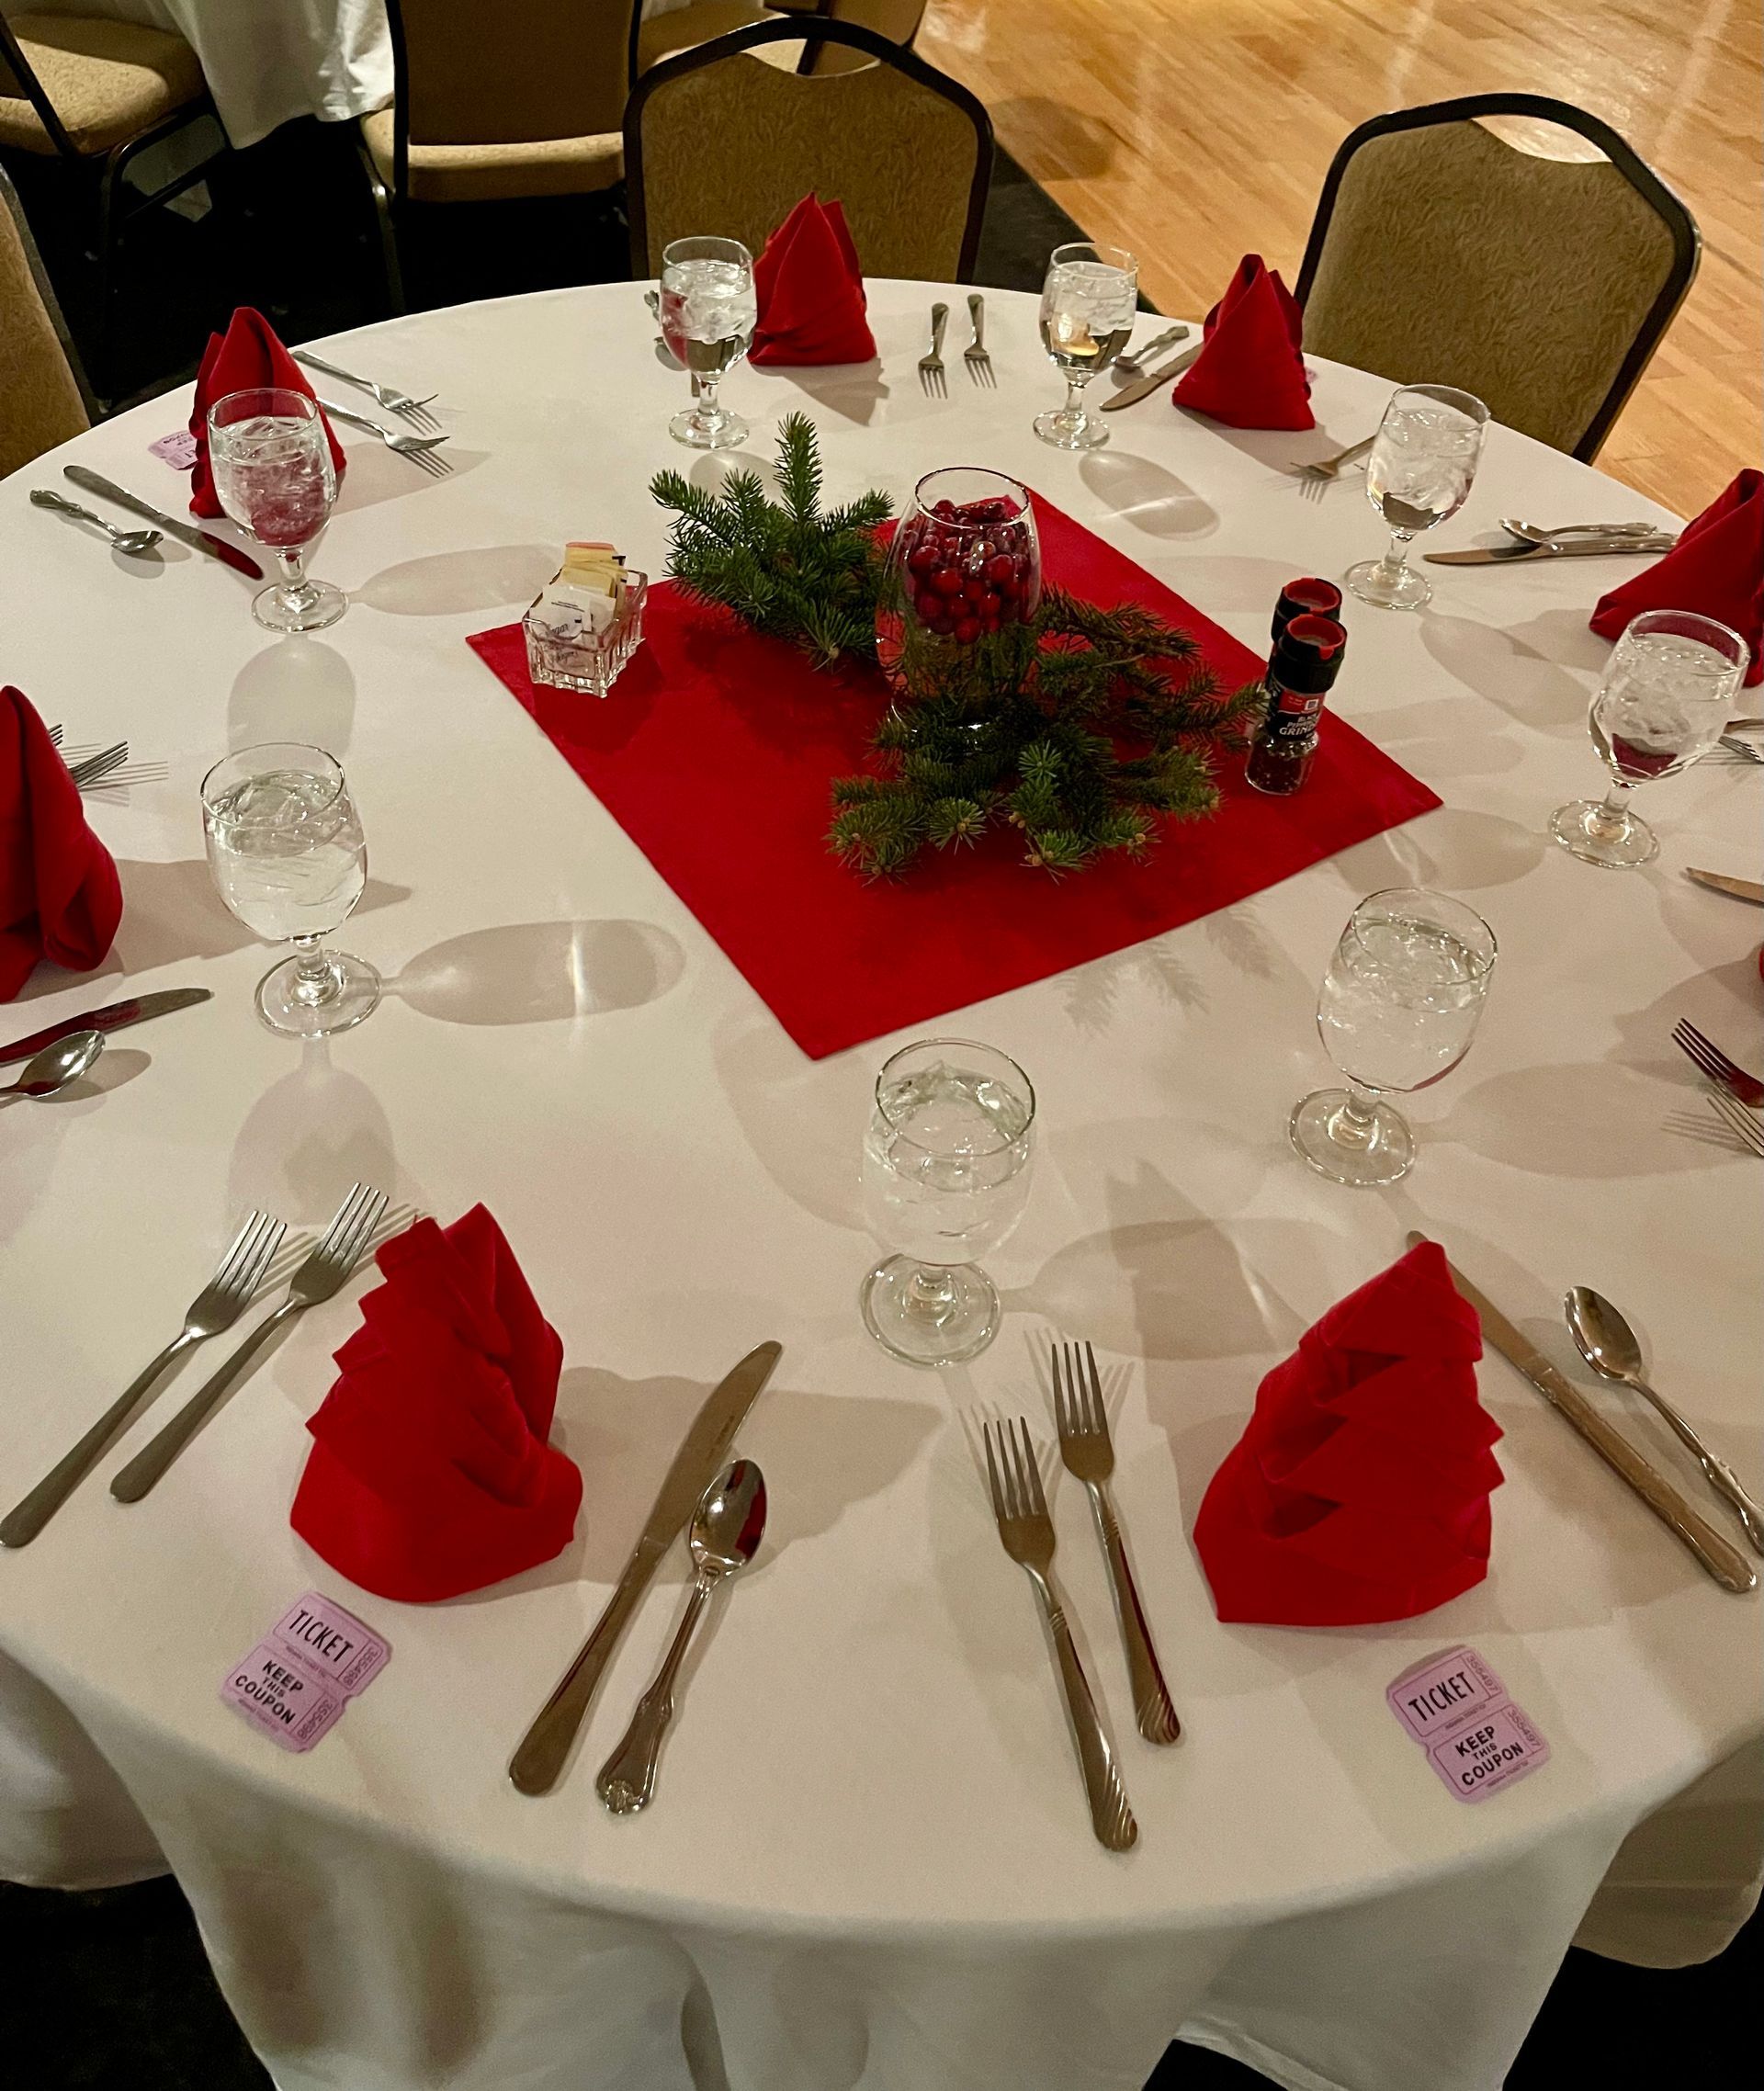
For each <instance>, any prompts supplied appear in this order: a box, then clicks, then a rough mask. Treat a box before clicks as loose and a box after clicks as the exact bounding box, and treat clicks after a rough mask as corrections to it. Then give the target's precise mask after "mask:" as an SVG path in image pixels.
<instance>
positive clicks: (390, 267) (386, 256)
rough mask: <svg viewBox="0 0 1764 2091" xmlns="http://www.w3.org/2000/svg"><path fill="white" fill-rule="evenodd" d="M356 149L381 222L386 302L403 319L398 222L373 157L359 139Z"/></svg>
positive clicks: (403, 304) (393, 316) (402, 272)
mask: <svg viewBox="0 0 1764 2091" xmlns="http://www.w3.org/2000/svg"><path fill="white" fill-rule="evenodd" d="M356 152H357V153H358V155H359V156H360V160H361V169H362V172H363V174H365V175H367V177H368V194H369V195H370V196H371V197H372V198H373V199H374V215H375V217H376V218H377V219H378V220H379V258H380V266H381V267H382V268H383V269H384V271H385V276H386V301H387V303H388V304H389V305H390V308H391V316H392V318H394V319H402V318H403V316H404V314H405V312H406V311H408V310H409V308H408V307H407V306H406V304H405V302H404V271H403V268H402V266H401V264H400V262H399V255H398V223H397V220H396V219H395V217H394V215H393V210H392V198H391V195H390V191H389V190H388V189H387V186H386V184H385V183H384V182H383V181H382V180H381V179H380V175H379V168H378V167H377V166H375V164H374V161H373V155H372V154H371V153H369V152H368V148H367V146H366V145H365V144H364V143H363V142H362V141H361V140H360V138H359V137H357V139H356Z"/></svg>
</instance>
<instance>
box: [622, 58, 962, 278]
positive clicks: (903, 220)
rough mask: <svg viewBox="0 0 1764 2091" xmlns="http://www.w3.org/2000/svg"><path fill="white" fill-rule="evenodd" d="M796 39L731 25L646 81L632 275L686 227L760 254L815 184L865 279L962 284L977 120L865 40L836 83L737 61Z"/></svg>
mask: <svg viewBox="0 0 1764 2091" xmlns="http://www.w3.org/2000/svg"><path fill="white" fill-rule="evenodd" d="M841 33H842V34H843V35H845V36H851V37H855V38H863V37H864V32H863V31H862V30H853V29H851V28H842V31H841ZM799 35H800V30H799V29H797V28H795V27H794V26H793V25H791V24H788V23H786V24H782V25H763V26H761V27H760V28H752V29H743V30H740V31H738V32H736V34H735V35H733V36H731V37H727V38H719V39H718V40H717V41H716V42H714V43H708V44H701V45H700V46H699V47H698V48H697V49H696V50H695V51H688V52H685V53H684V54H683V55H682V56H681V57H679V58H675V59H672V60H670V61H669V62H668V63H667V64H666V65H665V66H662V67H660V68H658V69H657V70H656V71H654V72H651V73H645V74H644V76H643V79H642V82H641V83H640V85H639V90H638V93H637V95H636V96H634V97H633V99H632V104H631V108H630V111H629V114H628V119H627V122H626V130H625V163H626V168H627V171H628V177H629V180H630V185H631V188H632V190H633V192H635V193H634V194H633V197H632V199H631V223H632V249H633V254H632V259H633V266H634V267H635V269H636V271H637V273H639V275H647V276H654V275H656V274H658V273H659V272H660V269H661V266H662V249H663V248H664V247H665V246H666V245H667V244H668V243H669V242H670V241H671V240H676V239H680V238H682V237H684V236H685V235H686V234H688V233H693V232H715V233H719V234H721V235H722V236H723V237H725V238H730V239H737V240H740V241H741V242H742V243H743V244H744V245H745V246H747V247H748V249H749V250H750V251H751V252H752V253H753V254H758V253H759V251H760V249H761V248H762V247H763V245H764V244H765V242H766V239H767V237H768V235H769V234H770V233H771V232H773V231H774V230H775V228H776V227H777V226H778V225H779V224H781V223H782V222H783V220H784V219H785V218H786V216H787V215H788V214H789V212H790V210H791V209H792V208H793V207H794V206H795V205H796V204H797V202H799V201H800V199H801V198H803V197H804V196H806V195H807V194H808V193H809V191H810V190H815V191H817V192H818V193H819V194H820V196H821V198H823V199H826V200H832V199H834V198H837V200H838V201H839V202H840V203H842V205H843V206H844V209H845V217H846V221H847V223H848V224H849V225H850V227H851V231H852V239H853V242H854V244H855V246H856V248H857V254H858V259H859V261H860V263H861V264H862V266H863V268H864V273H865V275H866V276H907V277H931V278H934V279H936V280H939V281H948V280H950V279H951V278H954V277H958V276H960V275H962V274H963V273H964V272H965V271H966V269H967V268H968V267H969V266H971V265H972V258H973V246H974V243H975V239H976V237H977V235H978V217H979V206H980V202H981V201H982V200H983V196H984V188H985V183H986V179H987V176H988V175H989V171H990V165H991V155H992V141H991V127H990V125H989V123H988V121H987V118H986V113H985V111H984V110H983V109H982V108H981V107H980V106H979V104H978V102H976V101H975V100H974V98H973V96H970V95H969V94H968V93H967V89H966V88H963V87H959V86H958V85H956V83H955V82H954V81H949V80H945V79H944V76H943V75H942V74H941V73H933V71H932V69H931V68H930V67H929V66H927V65H925V64H924V62H923V61H922V60H920V59H917V58H915V57H913V56H912V55H911V53H910V52H901V51H896V50H895V48H894V47H893V46H891V45H888V44H887V43H884V42H882V41H881V40H879V39H877V38H875V37H869V38H867V39H865V41H864V42H863V43H862V44H861V45H858V46H857V50H858V53H859V55H860V56H863V57H865V59H866V60H867V62H865V63H864V64H863V65H862V66H861V68H860V69H859V70H857V71H854V72H848V73H834V74H831V75H824V76H822V75H806V74H802V73H789V72H783V71H780V70H779V69H778V68H777V67H776V66H774V65H769V64H767V63H765V62H764V61H763V60H762V59H759V58H756V57H752V56H749V55H747V49H748V47H750V46H751V45H752V43H754V42H762V43H763V42H768V41H775V40H777V39H778V38H779V37H781V36H782V37H791V36H799ZM883 52H887V53H888V57H887V58H879V56H878V54H880V53H883ZM933 83H934V85H933Z"/></svg>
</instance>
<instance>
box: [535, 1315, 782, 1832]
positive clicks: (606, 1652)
mask: <svg viewBox="0 0 1764 2091" xmlns="http://www.w3.org/2000/svg"><path fill="white" fill-rule="evenodd" d="M783 1351H784V1347H783V1345H782V1344H779V1343H762V1344H761V1345H760V1346H759V1348H758V1349H757V1350H755V1351H749V1352H748V1354H747V1356H746V1357H745V1358H743V1359H742V1360H741V1363H740V1364H739V1365H737V1366H736V1367H735V1369H734V1371H733V1372H731V1373H729V1374H728V1375H727V1376H726V1377H725V1378H724V1380H723V1381H722V1383H721V1384H720V1385H718V1386H717V1387H716V1388H715V1389H714V1390H713V1391H712V1393H711V1394H710V1395H709V1396H707V1399H706V1401H705V1404H704V1406H703V1407H701V1408H700V1409H699V1411H698V1414H697V1416H696V1417H695V1418H694V1420H693V1425H692V1428H691V1430H688V1431H687V1432H686V1435H685V1438H684V1441H682V1443H681V1446H680V1450H679V1451H678V1452H675V1453H674V1455H673V1465H672V1466H670V1467H669V1469H668V1472H667V1478H666V1479H665V1480H664V1481H663V1482H662V1487H661V1491H660V1493H659V1494H658V1495H657V1497H656V1498H655V1506H654V1508H653V1509H651V1510H650V1518H649V1522H648V1523H647V1524H646V1525H645V1526H644V1527H643V1532H642V1536H641V1537H640V1538H639V1540H638V1543H637V1544H636V1546H635V1547H633V1548H632V1550H631V1557H630V1559H629V1560H628V1562H627V1563H626V1564H625V1568H624V1572H623V1573H622V1574H621V1575H620V1577H619V1578H618V1581H617V1582H616V1584H615V1585H614V1587H613V1594H612V1596H611V1597H610V1598H609V1599H607V1601H606V1608H605V1611H603V1612H602V1613H601V1615H600V1617H599V1619H598V1620H596V1621H595V1622H594V1632H593V1633H591V1634H590V1635H589V1636H588V1638H587V1640H586V1641H584V1642H583V1643H582V1647H581V1649H580V1650H579V1651H578V1653H577V1656H576V1659H575V1661H574V1662H572V1663H571V1666H570V1667H569V1668H568V1669H567V1670H565V1672H564V1673H563V1676H562V1677H561V1678H560V1680H559V1682H558V1688H557V1690H555V1691H554V1692H553V1693H552V1694H551V1696H550V1698H549V1699H548V1700H547V1701H546V1702H545V1704H544V1705H543V1706H542V1707H541V1708H540V1709H539V1712H538V1715H537V1718H536V1719H535V1721H534V1723H533V1725H532V1726H531V1727H530V1728H529V1729H528V1730H527V1731H526V1735H523V1736H522V1737H521V1741H520V1746H519V1747H518V1748H517V1749H516V1750H515V1755H514V1756H513V1757H512V1758H510V1759H509V1760H508V1776H509V1780H510V1783H511V1784H512V1785H513V1786H514V1788H515V1791H516V1792H518V1793H527V1794H538V1793H548V1792H549V1791H551V1789H552V1788H553V1787H554V1786H555V1785H556V1784H557V1782H558V1780H559V1778H560V1776H561V1774H562V1771H563V1767H564V1760H565V1759H566V1758H568V1757H569V1755H570V1748H571V1744H572V1743H573V1742H574V1741H575V1739H576V1731H577V1730H578V1729H579V1728H580V1727H581V1726H582V1716H583V1715H584V1714H585V1713H586V1712H587V1711H588V1702H589V1701H590V1700H591V1699H593V1697H594V1688H595V1687H596V1686H597V1685H598V1684H599V1682H600V1680H601V1678H602V1676H603V1674H604V1673H605V1668H606V1665H607V1663H608V1662H609V1661H610V1660H611V1657H612V1653H613V1650H614V1649H615V1648H616V1646H617V1645H618V1637H619V1635H620V1634H621V1633H624V1631H625V1628H626V1626H627V1625H628V1622H629V1621H630V1617H631V1614H632V1613H633V1612H634V1611H636V1610H637V1602H638V1599H639V1598H640V1597H641V1596H642V1595H643V1592H644V1591H645V1590H646V1589H647V1588H649V1583H650V1577H651V1576H653V1575H654V1574H655V1570H656V1565H657V1564H658V1563H659V1562H660V1561H661V1560H662V1556H663V1555H664V1554H666V1553H667V1551H668V1549H669V1547H671V1546H672V1545H673V1543H674V1541H675V1540H676V1539H678V1538H679V1536H680V1534H681V1532H683V1531H684V1529H685V1523H686V1520H687V1519H688V1518H689V1517H690V1516H691V1515H692V1513H693V1511H694V1510H695V1509H696V1508H697V1505H698V1498H700V1497H701V1496H702V1495H703V1494H704V1492H705V1490H706V1489H707V1487H709V1486H710V1484H711V1482H712V1481H713V1480H715V1479H716V1477H717V1475H718V1474H719V1473H720V1472H721V1471H722V1467H723V1462H724V1456H725V1454H726V1453H727V1452H728V1451H729V1445H730V1444H731V1443H732V1442H733V1441H734V1437H735V1433H736V1431H737V1430H739V1429H740V1428H741V1419H742V1418H743V1417H744V1416H745V1415H746V1414H747V1412H748V1410H749V1409H750V1408H751V1407H752V1406H753V1402H754V1399H755V1397H756V1396H757V1395H758V1394H759V1391H760V1389H761V1388H762V1387H763V1385H765V1383H766V1381H767V1380H769V1379H770V1378H771V1377H772V1372H773V1368H774V1366H775V1365H776V1363H777V1362H778V1360H779V1358H780V1357H781V1356H782V1355H783Z"/></svg>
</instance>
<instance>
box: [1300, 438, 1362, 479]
mask: <svg viewBox="0 0 1764 2091" xmlns="http://www.w3.org/2000/svg"><path fill="white" fill-rule="evenodd" d="M1377 440H1378V431H1377V430H1376V429H1375V428H1374V430H1373V432H1372V434H1371V435H1363V436H1362V437H1361V438H1360V440H1359V442H1358V443H1350V444H1349V445H1348V446H1347V448H1346V449H1345V450H1338V451H1337V452H1336V454H1335V456H1334V457H1333V458H1315V459H1313V460H1312V462H1311V463H1309V464H1301V463H1300V462H1299V460H1298V459H1297V458H1294V460H1293V467H1292V469H1293V470H1294V471H1295V472H1296V473H1297V475H1298V476H1299V478H1300V479H1301V480H1316V481H1320V482H1321V483H1322V484H1323V485H1325V486H1327V485H1328V484H1329V481H1330V480H1333V479H1338V478H1339V477H1340V473H1341V469H1342V467H1343V466H1344V465H1351V464H1352V462H1353V460H1354V459H1355V458H1358V457H1360V456H1361V455H1362V454H1363V452H1365V451H1367V450H1370V449H1371V448H1372V446H1373V445H1374V443H1375V442H1376V441H1377Z"/></svg>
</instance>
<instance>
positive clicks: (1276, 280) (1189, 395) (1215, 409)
mask: <svg viewBox="0 0 1764 2091" xmlns="http://www.w3.org/2000/svg"><path fill="white" fill-rule="evenodd" d="M1304 329H1305V322H1304V316H1303V314H1302V313H1301V312H1300V311H1299V308H1298V300H1296V299H1295V297H1294V296H1293V294H1292V292H1291V291H1290V290H1288V289H1287V288H1286V286H1285V285H1284V284H1283V282H1282V281H1281V280H1280V272H1279V271H1278V270H1277V269H1271V268H1267V267H1265V266H1263V264H1262V259H1261V255H1260V254H1245V256H1244V257H1243V259H1242V260H1241V261H1240V262H1239V263H1238V270H1237V274H1236V275H1235V276H1234V277H1232V278H1231V281H1230V284H1229V286H1228V287H1227V290H1226V293H1225V296H1224V297H1223V298H1221V299H1220V300H1219V301H1218V303H1217V304H1216V305H1215V306H1214V308H1213V310H1212V311H1210V312H1209V313H1208V314H1207V315H1206V326H1205V329H1204V339H1203V342H1202V345H1201V353H1200V354H1199V356H1196V357H1195V359H1194V361H1193V363H1191V364H1190V365H1189V367H1188V368H1187V369H1186V370H1185V371H1184V372H1183V373H1182V377H1181V378H1180V379H1177V382H1176V390H1175V391H1174V392H1173V393H1171V395H1170V397H1171V398H1172V399H1173V400H1174V401H1175V402H1176V404H1177V405H1178V406H1179V407H1193V409H1194V411H1195V412H1196V413H1204V414H1210V415H1211V416H1212V418H1213V419H1214V420H1215V421H1222V422H1223V423H1224V424H1225V425H1226V426H1227V428H1314V427H1316V425H1317V423H1316V419H1315V417H1314V416H1313V414H1312V413H1311V381H1310V379H1308V378H1307V377H1306V374H1305V359H1304V357H1303V356H1300V354H1299V345H1300V343H1301V341H1302V340H1303V338H1304Z"/></svg>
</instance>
